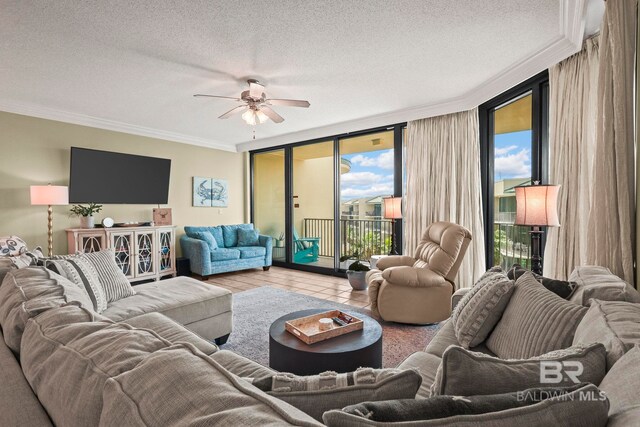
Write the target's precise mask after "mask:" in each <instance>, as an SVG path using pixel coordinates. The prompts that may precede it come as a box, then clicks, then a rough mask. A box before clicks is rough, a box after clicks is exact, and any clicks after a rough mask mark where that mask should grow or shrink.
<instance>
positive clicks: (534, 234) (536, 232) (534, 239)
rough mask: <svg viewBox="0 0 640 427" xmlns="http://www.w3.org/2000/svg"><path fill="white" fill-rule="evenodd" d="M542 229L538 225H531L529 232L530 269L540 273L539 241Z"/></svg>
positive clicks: (540, 255)
mask: <svg viewBox="0 0 640 427" xmlns="http://www.w3.org/2000/svg"><path fill="white" fill-rule="evenodd" d="M543 233H544V231H542V230H540V227H533V228H532V230H531V231H530V232H529V234H530V235H531V271H532V272H534V273H536V274H540V275H542V251H541V242H542V234H543Z"/></svg>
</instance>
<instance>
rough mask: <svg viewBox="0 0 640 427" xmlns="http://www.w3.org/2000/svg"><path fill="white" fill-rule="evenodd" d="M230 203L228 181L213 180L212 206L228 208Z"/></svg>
mask: <svg viewBox="0 0 640 427" xmlns="http://www.w3.org/2000/svg"><path fill="white" fill-rule="evenodd" d="M228 201H229V191H228V185H227V180H226V179H216V178H212V179H211V206H212V207H214V208H226V207H227V205H228Z"/></svg>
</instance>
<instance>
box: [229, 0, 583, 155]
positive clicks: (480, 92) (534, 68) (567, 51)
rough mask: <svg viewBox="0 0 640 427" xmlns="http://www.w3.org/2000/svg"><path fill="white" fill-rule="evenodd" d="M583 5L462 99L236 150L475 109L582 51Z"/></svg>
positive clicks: (565, 2)
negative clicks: (540, 43)
mask: <svg viewBox="0 0 640 427" xmlns="http://www.w3.org/2000/svg"><path fill="white" fill-rule="evenodd" d="M585 1H586V0H562V1H561V2H560V19H559V21H560V22H559V25H560V34H559V35H558V37H556V38H554V39H553V40H551V41H550V43H549V44H548V45H547V46H545V47H543V48H541V49H540V50H538V51H537V52H534V53H533V54H532V55H529V56H528V57H527V58H525V59H523V60H521V61H518V62H516V63H514V64H512V65H511V66H510V67H508V68H507V69H505V70H503V71H502V72H500V73H499V74H497V75H496V76H494V77H492V78H490V79H489V80H487V81H485V82H484V83H482V84H481V85H479V86H477V87H476V88H474V89H472V90H470V91H469V92H467V93H466V94H463V95H462V96H459V97H456V98H452V99H450V100H447V101H445V102H440V103H436V104H429V105H423V106H419V107H413V108H407V109H403V110H398V111H393V112H390V113H384V114H378V115H374V116H369V117H363V118H360V119H355V120H349V121H345V122H341V123H336V124H331V125H328V126H321V127H317V128H313V129H306V130H303V131H299V132H292V133H288V134H284V135H278V136H274V137H270V138H262V139H259V140H256V141H253V140H252V141H246V142H241V143H239V144H237V145H236V147H237V150H238V151H239V152H242V151H249V150H257V149H261V148H268V147H275V146H279V145H284V144H289V143H294V142H300V141H308V140H312V139H317V138H323V137H327V136H330V135H338V134H343V133H349V132H355V131H359V130H363V129H369V128H374V127H380V126H386V125H391V124H394V123H402V122H407V121H411V120H419V119H424V118H428V117H436V116H441V115H443V114H450V113H456V112H459V111H465V110H470V109H472V108H475V107H477V106H478V105H480V104H482V103H484V102H486V101H488V100H490V99H491V98H493V97H494V96H496V95H499V94H500V93H502V92H504V91H506V90H508V89H510V88H512V87H513V86H515V85H517V84H518V83H521V82H523V81H525V80H526V79H528V78H530V77H532V76H535V75H536V74H538V73H539V72H541V71H542V70H545V69H547V68H549V67H550V66H552V65H554V64H557V63H558V62H560V61H562V60H563V59H565V58H567V57H569V56H571V55H573V54H574V53H576V52H578V51H579V50H580V49H581V48H582V40H583V37H584V26H585V12H586V7H585Z"/></svg>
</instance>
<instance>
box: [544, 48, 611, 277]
mask: <svg viewBox="0 0 640 427" xmlns="http://www.w3.org/2000/svg"><path fill="white" fill-rule="evenodd" d="M598 51H599V49H598V38H591V39H588V40H587V41H586V42H585V47H584V48H583V49H582V51H580V52H579V53H577V54H575V55H573V56H571V57H569V58H567V59H565V60H564V61H562V62H560V63H559V64H557V65H554V66H553V67H551V68H550V69H549V157H550V165H549V182H550V183H551V184H557V185H560V193H559V195H558V217H559V219H560V224H561V226H560V227H550V228H548V229H547V244H546V248H545V252H544V275H545V276H547V277H555V278H558V279H563V280H566V279H567V278H568V277H569V275H570V274H571V272H572V271H573V268H574V267H575V266H578V265H583V264H586V263H587V247H588V242H587V236H588V234H589V227H588V224H589V215H588V212H589V209H590V207H591V193H592V190H593V179H592V177H593V156H594V152H595V147H596V117H597V110H598V102H597V91H596V90H595V88H596V87H597V84H598V66H599V53H598Z"/></svg>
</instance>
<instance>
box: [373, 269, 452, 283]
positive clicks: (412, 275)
mask: <svg viewBox="0 0 640 427" xmlns="http://www.w3.org/2000/svg"><path fill="white" fill-rule="evenodd" d="M382 277H383V278H384V279H385V280H386V281H387V282H389V283H391V284H392V285H399V286H412V287H429V286H439V285H443V284H445V283H446V284H449V283H448V282H447V281H446V280H445V278H444V277H442V276H440V275H439V274H437V273H435V272H433V271H431V270H429V269H428V268H416V267H408V266H399V267H390V268H388V269H386V270H384V271H383V272H382Z"/></svg>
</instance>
